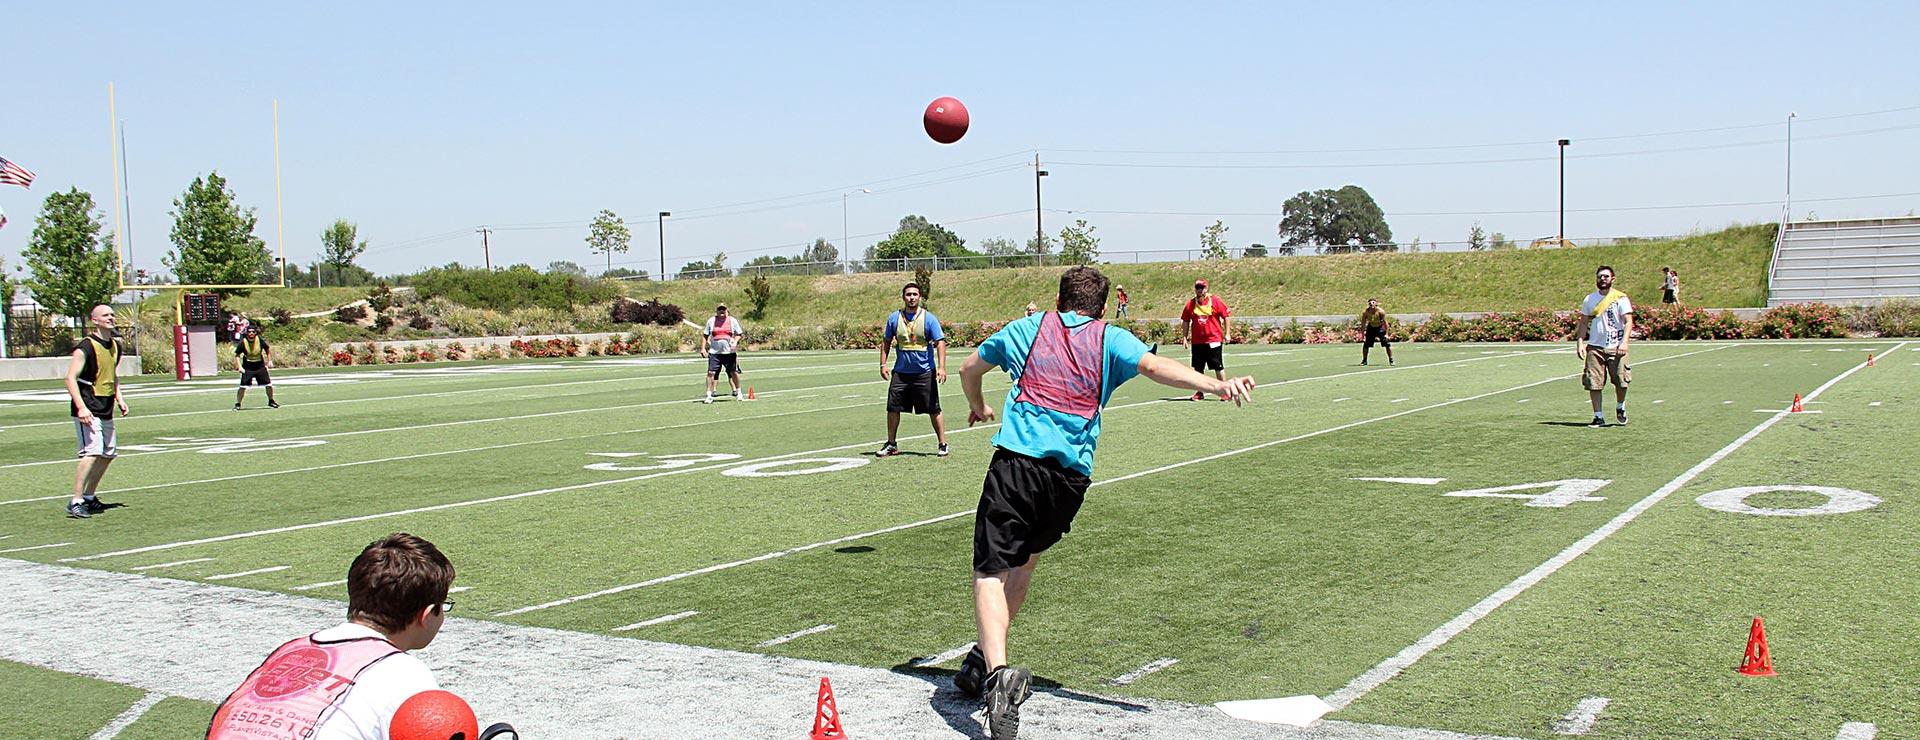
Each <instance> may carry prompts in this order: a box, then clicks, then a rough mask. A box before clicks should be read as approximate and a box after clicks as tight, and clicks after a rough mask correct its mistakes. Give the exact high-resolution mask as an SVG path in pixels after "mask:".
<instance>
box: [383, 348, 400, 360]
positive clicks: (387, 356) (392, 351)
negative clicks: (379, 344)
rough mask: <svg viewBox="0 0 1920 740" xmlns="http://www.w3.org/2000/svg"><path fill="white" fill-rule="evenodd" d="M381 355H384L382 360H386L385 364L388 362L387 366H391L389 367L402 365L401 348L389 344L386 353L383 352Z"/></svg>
mask: <svg viewBox="0 0 1920 740" xmlns="http://www.w3.org/2000/svg"><path fill="white" fill-rule="evenodd" d="M381 354H382V355H384V357H383V358H382V359H383V360H384V361H385V362H386V363H387V364H389V365H397V364H399V363H400V348H399V347H395V346H393V345H391V344H389V345H387V349H386V351H385V352H382V353H381Z"/></svg>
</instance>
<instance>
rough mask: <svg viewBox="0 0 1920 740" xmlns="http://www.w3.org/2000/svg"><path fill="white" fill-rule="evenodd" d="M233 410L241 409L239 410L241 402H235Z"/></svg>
mask: <svg viewBox="0 0 1920 740" xmlns="http://www.w3.org/2000/svg"><path fill="white" fill-rule="evenodd" d="M233 410H235V411H239V410H240V404H239V403H238V402H236V403H234V404H233Z"/></svg>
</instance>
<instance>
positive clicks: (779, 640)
mask: <svg viewBox="0 0 1920 740" xmlns="http://www.w3.org/2000/svg"><path fill="white" fill-rule="evenodd" d="M838 626H839V625H836V624H816V625H814V626H812V627H808V628H806V629H803V630H800V631H799V632H788V633H787V634H784V635H781V636H779V637H775V638H773V639H771V640H767V641H765V642H762V643H760V645H759V647H773V646H775V645H784V644H786V643H789V642H793V641H794V640H798V639H800V638H802V637H806V636H807V635H817V634H820V633H822V632H825V631H827V630H830V629H833V628H834V627H838Z"/></svg>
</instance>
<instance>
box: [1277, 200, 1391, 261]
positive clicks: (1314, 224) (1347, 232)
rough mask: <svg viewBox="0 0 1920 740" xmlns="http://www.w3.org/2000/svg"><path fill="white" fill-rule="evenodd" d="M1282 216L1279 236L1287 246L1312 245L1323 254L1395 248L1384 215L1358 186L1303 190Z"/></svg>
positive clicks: (1287, 206)
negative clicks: (1283, 238) (1284, 239)
mask: <svg viewBox="0 0 1920 740" xmlns="http://www.w3.org/2000/svg"><path fill="white" fill-rule="evenodd" d="M1281 212H1282V213H1283V214H1284V215H1283V216H1282V217H1281V219H1280V236H1282V237H1285V238H1286V244H1287V246H1301V245H1312V246H1315V247H1318V248H1319V250H1320V251H1321V252H1322V253H1326V254H1338V253H1343V252H1354V251H1360V250H1366V251H1370V252H1371V251H1392V250H1393V248H1394V246H1393V230H1392V229H1390V228H1388V227H1387V217H1386V214H1385V213H1383V212H1382V211H1381V210H1380V204H1378V203H1375V202H1374V200H1373V196H1371V195H1368V194H1367V191H1366V189H1364V188H1362V187H1360V186H1358V185H1348V186H1346V187H1343V188H1340V189H1339V190H1330V189H1326V190H1303V191H1301V192H1299V193H1297V194H1295V195H1294V196H1293V197H1291V198H1288V199H1287V202H1286V204H1285V205H1284V206H1282V208H1281Z"/></svg>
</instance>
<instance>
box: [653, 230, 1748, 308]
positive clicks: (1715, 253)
mask: <svg viewBox="0 0 1920 740" xmlns="http://www.w3.org/2000/svg"><path fill="white" fill-rule="evenodd" d="M1775 228H1776V227H1775V226H1774V225H1773V224H1764V225H1758V226H1735V227H1731V228H1728V229H1725V230H1723V231H1717V232H1713V233H1708V234H1700V235H1695V236H1689V237H1686V238H1682V239H1676V240H1670V241H1649V242H1637V243H1630V244H1621V245H1615V246H1607V247H1586V248H1580V249H1542V250H1528V249H1520V250H1509V251H1500V252H1465V253H1451V252H1449V253H1425V254H1420V253H1413V254H1400V253H1381V254H1357V255H1338V256H1302V257H1274V258H1267V259H1253V260H1232V261H1213V262H1206V261H1199V262H1171V263H1154V264H1140V265H1123V264H1116V265H1102V266H1101V267H1100V269H1101V270H1102V271H1103V272H1105V273H1106V274H1107V276H1108V277H1110V278H1112V279H1113V281H1114V282H1115V283H1117V284H1120V285H1124V286H1126V287H1127V292H1128V294H1129V295H1131V296H1132V297H1133V315H1134V316H1135V317H1138V318H1150V317H1168V318H1171V317H1176V316H1178V315H1179V312H1180V309H1181V307H1182V306H1183V305H1185V302H1186V300H1187V298H1189V297H1191V295H1192V291H1193V281H1194V280H1195V279H1196V278H1205V279H1207V280H1208V281H1209V282H1210V283H1211V284H1212V286H1213V289H1214V292H1216V293H1219V294H1220V295H1221V296H1222V297H1224V298H1225V299H1226V300H1227V302H1228V303H1229V304H1231V305H1232V306H1233V308H1234V312H1235V313H1238V314H1241V315H1245V316H1279V315H1319V314H1343V313H1354V314H1357V313H1359V311H1360V309H1362V308H1365V307H1366V299H1367V298H1368V297H1376V298H1379V299H1380V300H1381V302H1382V303H1383V304H1384V305H1385V307H1386V308H1387V310H1388V311H1390V312H1395V313H1410V312H1433V311H1496V310H1498V311H1504V310H1515V309H1522V308H1534V307H1572V306H1573V305H1574V304H1575V303H1576V302H1578V301H1579V299H1580V298H1581V297H1582V296H1584V295H1586V293H1587V292H1588V291H1590V290H1592V289H1593V271H1594V268H1596V267H1597V266H1599V265H1601V264H1608V265H1612V266H1613V268H1614V270H1615V272H1616V273H1617V274H1618V275H1619V279H1618V283H1617V287H1619V288H1620V289H1621V290H1623V291H1625V292H1626V293H1627V294H1628V295H1629V296H1631V297H1632V298H1633V299H1635V300H1636V301H1640V302H1644V303H1653V302H1656V301H1658V300H1659V297H1660V295H1659V293H1660V268H1661V267H1662V266H1670V267H1672V268H1674V269H1675V270H1677V271H1679V273H1680V276H1681V282H1680V286H1681V297H1682V299H1683V300H1685V301H1686V302H1687V303H1688V304H1691V305H1696V306H1709V307H1713V308H1740V307H1749V306H1764V305H1766V295H1767V263H1768V261H1769V259H1770V258H1771V255H1772V249H1773V237H1774V231H1775ZM1059 276H1060V269H1059V268H1052V267H1047V268H1027V269H1017V270H1012V269H1002V270H958V271H942V272H939V273H936V274H935V275H934V278H933V286H932V291H931V293H932V295H931V297H930V299H929V301H928V304H927V305H928V306H929V307H930V308H932V309H933V310H934V311H935V312H937V313H938V314H939V315H940V318H941V319H943V320H946V321H984V320H1000V319H1005V318H1007V317H1009V316H1018V315H1020V314H1021V312H1022V308H1023V307H1024V306H1026V304H1027V302H1028V301H1032V302H1034V303H1035V304H1038V305H1041V306H1042V307H1046V306H1048V305H1049V304H1050V303H1051V301H1052V298H1053V295H1054V290H1055V287H1056V286H1057V284H1058V281H1059ZM912 278H913V276H912V274H911V273H870V274H858V275H828V276H812V277H799V276H795V277H785V276H781V277H773V278H770V279H771V280H772V281H773V289H774V290H773V300H772V301H771V302H770V303H769V304H768V306H767V310H766V316H765V318H763V319H762V320H761V321H762V322H763V323H765V324H770V325H780V326H795V325H827V324H832V323H834V322H836V321H843V320H859V319H873V320H878V319H879V318H880V317H881V316H882V315H884V312H885V311H888V310H891V309H893V308H897V307H898V305H899V292H900V286H901V285H902V284H903V283H905V282H906V281H908V280H911V279H912ZM746 282H747V280H746V278H721V279H713V280H676V281H671V282H667V283H648V282H637V283H629V284H628V285H627V292H628V294H629V295H631V296H633V297H634V298H638V299H647V298H654V297H657V298H659V299H660V300H661V301H664V302H667V303H673V304H677V305H679V306H681V307H682V308H685V309H686V310H687V313H688V314H689V315H702V314H705V313H707V312H708V311H711V310H712V307H713V305H714V304H716V303H720V302H723V301H724V302H726V303H727V304H729V305H730V306H734V307H736V308H735V311H736V313H739V314H744V313H745V312H746V309H747V306H748V304H747V300H746ZM1109 309H1110V310H1111V307H1109Z"/></svg>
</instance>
